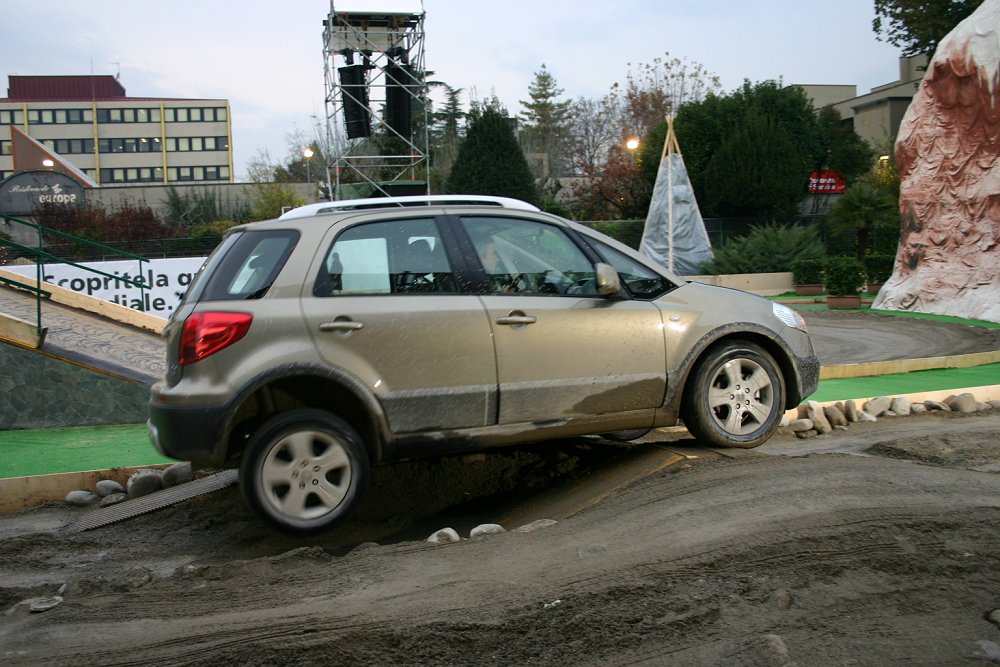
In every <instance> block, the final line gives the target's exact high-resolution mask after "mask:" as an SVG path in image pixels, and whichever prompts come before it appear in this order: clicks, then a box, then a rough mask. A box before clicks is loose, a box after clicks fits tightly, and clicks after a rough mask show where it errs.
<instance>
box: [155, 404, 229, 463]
mask: <svg viewBox="0 0 1000 667" xmlns="http://www.w3.org/2000/svg"><path fill="white" fill-rule="evenodd" d="M226 414H227V410H226V408H225V407H222V406H219V407H207V408H206V407H198V408H172V407H167V406H164V405H162V404H159V403H156V402H154V401H150V403H149V420H148V421H147V422H146V428H147V429H148V430H149V438H150V440H152V441H153V446H154V447H155V448H156V451H158V452H159V453H160V454H162V455H164V456H169V457H171V458H174V459H180V460H182V461H191V463H193V464H195V465H196V466H201V467H214V466H221V465H222V464H223V463H224V462H225V458H226V443H225V433H224V429H225V424H226Z"/></svg>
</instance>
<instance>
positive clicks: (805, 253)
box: [702, 222, 824, 275]
mask: <svg viewBox="0 0 1000 667" xmlns="http://www.w3.org/2000/svg"><path fill="white" fill-rule="evenodd" d="M823 255H824V250H823V244H822V243H821V242H820V240H819V235H818V234H817V233H816V229H815V228H814V227H803V226H789V225H779V224H777V223H773V222H772V223H770V224H767V225H754V226H753V227H751V230H750V233H749V234H747V235H746V236H744V237H742V238H738V239H735V240H732V241H729V242H728V243H727V244H726V245H725V246H723V247H722V248H719V249H717V250H716V251H715V259H713V260H712V261H710V262H706V263H705V264H703V265H702V271H703V272H704V273H706V274H712V275H720V274H725V273H778V272H782V271H791V265H792V262H795V261H796V260H801V259H822V258H823Z"/></svg>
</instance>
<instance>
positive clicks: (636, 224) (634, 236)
mask: <svg viewBox="0 0 1000 667" xmlns="http://www.w3.org/2000/svg"><path fill="white" fill-rule="evenodd" d="M588 226H589V227H590V228H591V229H593V230H595V231H598V232H600V233H602V234H604V235H605V236H610V237H611V238H613V239H614V240H616V241H618V242H620V243H624V244H625V245H627V246H628V247H629V248H634V249H635V250H638V249H639V245H640V244H641V243H642V230H643V229H645V227H646V221H645V220H611V221H607V222H591V223H588Z"/></svg>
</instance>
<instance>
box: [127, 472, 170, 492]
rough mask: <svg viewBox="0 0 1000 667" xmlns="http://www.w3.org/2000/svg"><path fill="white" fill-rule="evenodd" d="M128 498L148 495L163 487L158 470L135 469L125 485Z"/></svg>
mask: <svg viewBox="0 0 1000 667" xmlns="http://www.w3.org/2000/svg"><path fill="white" fill-rule="evenodd" d="M125 488H126V490H127V493H128V497H129V498H139V497H140V496H148V495H149V494H151V493H155V492H156V491H159V490H160V489H162V488H163V477H162V476H161V475H160V471H159V470H151V469H142V470H136V471H135V472H134V473H132V476H131V477H129V478H128V483H127V484H126V485H125Z"/></svg>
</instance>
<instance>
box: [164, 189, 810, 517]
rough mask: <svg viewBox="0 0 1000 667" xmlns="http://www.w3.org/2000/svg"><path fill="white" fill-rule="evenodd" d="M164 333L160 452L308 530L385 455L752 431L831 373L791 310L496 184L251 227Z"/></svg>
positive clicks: (758, 435)
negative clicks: (676, 428)
mask: <svg viewBox="0 0 1000 667" xmlns="http://www.w3.org/2000/svg"><path fill="white" fill-rule="evenodd" d="M165 335H166V336H167V339H168V360H167V361H168V369H167V373H166V377H165V379H164V380H163V381H161V382H159V383H157V384H156V385H155V386H154V387H153V389H152V395H151V400H150V421H149V428H150V434H151V437H152V439H153V442H154V444H155V445H156V447H157V448H158V450H159V451H161V452H162V453H164V454H165V455H167V456H171V457H174V458H178V459H184V460H190V461H192V462H194V463H195V464H196V465H199V466H210V467H221V466H236V465H238V466H240V478H241V487H242V488H243V493H244V497H245V498H246V500H247V502H248V504H249V505H250V506H251V507H252V508H253V509H255V510H256V511H257V512H258V513H259V514H260V515H261V516H262V517H263V518H265V519H266V520H267V521H269V522H271V523H272V524H274V525H276V526H277V527H279V528H282V529H286V530H290V531H298V532H306V531H310V530H318V529H322V528H324V527H326V526H328V525H331V524H332V523H335V522H336V521H339V520H340V519H342V518H343V517H344V516H345V515H346V514H347V513H349V512H350V510H351V509H352V508H353V507H354V506H355V505H356V504H357V503H358V502H359V500H360V498H361V495H362V494H363V491H364V488H365V485H366V483H367V477H368V471H369V468H370V466H372V465H375V464H379V463H383V462H387V461H396V460H402V459H407V458H413V457H422V456H430V455H441V454H448V453H457V452H471V451H477V450H482V449H485V448H489V447H494V446H502V445H510V444H515V443H526V442H532V441H540V440H547V439H555V438H562V437H567V436H578V435H585V434H606V433H622V434H623V433H630V434H634V433H641V432H644V431H647V430H649V429H652V428H655V427H659V426H668V425H673V424H675V423H677V421H678V419H679V418H683V419H684V423H685V424H686V425H687V426H688V428H689V430H691V431H692V433H694V434H695V435H696V436H697V437H699V438H701V439H704V440H706V441H707V442H710V443H712V444H714V445H728V446H737V447H752V446H756V445H758V444H760V443H762V442H763V441H764V440H766V439H767V438H768V437H769V436H770V434H771V433H772V432H773V431H774V429H775V428H776V427H777V424H778V420H779V419H780V416H781V414H782V412H783V411H784V410H785V409H787V408H789V407H792V406H794V405H797V404H798V403H799V402H800V401H801V400H802V399H803V398H805V397H806V396H808V395H809V394H810V393H811V392H812V391H814V390H815V388H816V385H817V382H818V371H819V365H818V362H817V360H816V357H815V354H814V353H813V348H812V343H811V341H810V339H809V336H808V334H807V332H806V328H805V324H804V322H803V320H802V318H801V317H799V316H798V315H797V314H795V313H794V312H792V311H791V310H789V309H787V308H785V307H783V306H779V305H776V304H772V303H771V302H769V301H767V300H765V299H762V298H760V297H756V296H754V295H751V294H747V293H744V292H739V291H736V290H729V289H722V288H717V287H712V286H708V285H702V284H698V283H690V282H686V281H684V280H683V279H680V278H678V277H676V276H673V275H671V274H669V273H668V272H666V271H664V270H663V269H662V268H660V267H656V266H653V265H651V264H649V263H648V261H647V260H645V259H644V258H643V257H641V256H640V255H638V254H637V253H636V252H635V251H633V250H631V249H629V248H627V247H626V246H624V245H622V244H620V243H617V242H615V241H613V240H611V239H609V238H607V237H605V236H603V235H601V234H599V233H597V232H594V231H593V230H591V229H588V228H587V227H585V226H583V225H579V224H576V223H572V222H570V221H567V220H564V219H562V218H559V217H556V216H553V215H549V214H545V213H542V212H539V211H538V210H537V209H534V207H531V206H529V205H526V204H524V203H523V202H516V201H512V200H504V199H499V198H457V200H456V198H449V200H448V201H439V200H437V199H435V198H416V199H415V200H412V199H410V198H397V199H393V200H381V201H379V202H374V203H371V202H368V203H366V202H364V201H359V202H354V203H348V202H337V203H330V204H314V205H310V206H307V207H302V208H301V209H295V210H293V211H291V212H290V213H289V214H286V215H285V216H283V217H282V218H280V219H278V220H273V221H266V222H260V223H253V224H248V225H243V226H239V227H236V228H234V229H233V230H231V231H230V232H229V234H228V235H227V236H226V238H225V239H224V240H223V242H222V243H221V244H220V246H219V247H218V248H217V249H216V250H215V251H214V252H213V253H212V255H211V256H210V257H209V259H208V260H207V261H206V264H205V267H204V268H203V270H202V272H201V273H200V274H199V276H198V278H197V279H196V280H195V281H194V283H193V284H192V286H191V288H190V289H189V291H188V293H187V295H186V296H185V298H184V300H183V302H182V304H181V305H180V306H179V308H178V309H177V310H176V311H175V312H174V314H173V316H172V317H171V319H170V321H169V323H168V325H167V327H166V331H165Z"/></svg>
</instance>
